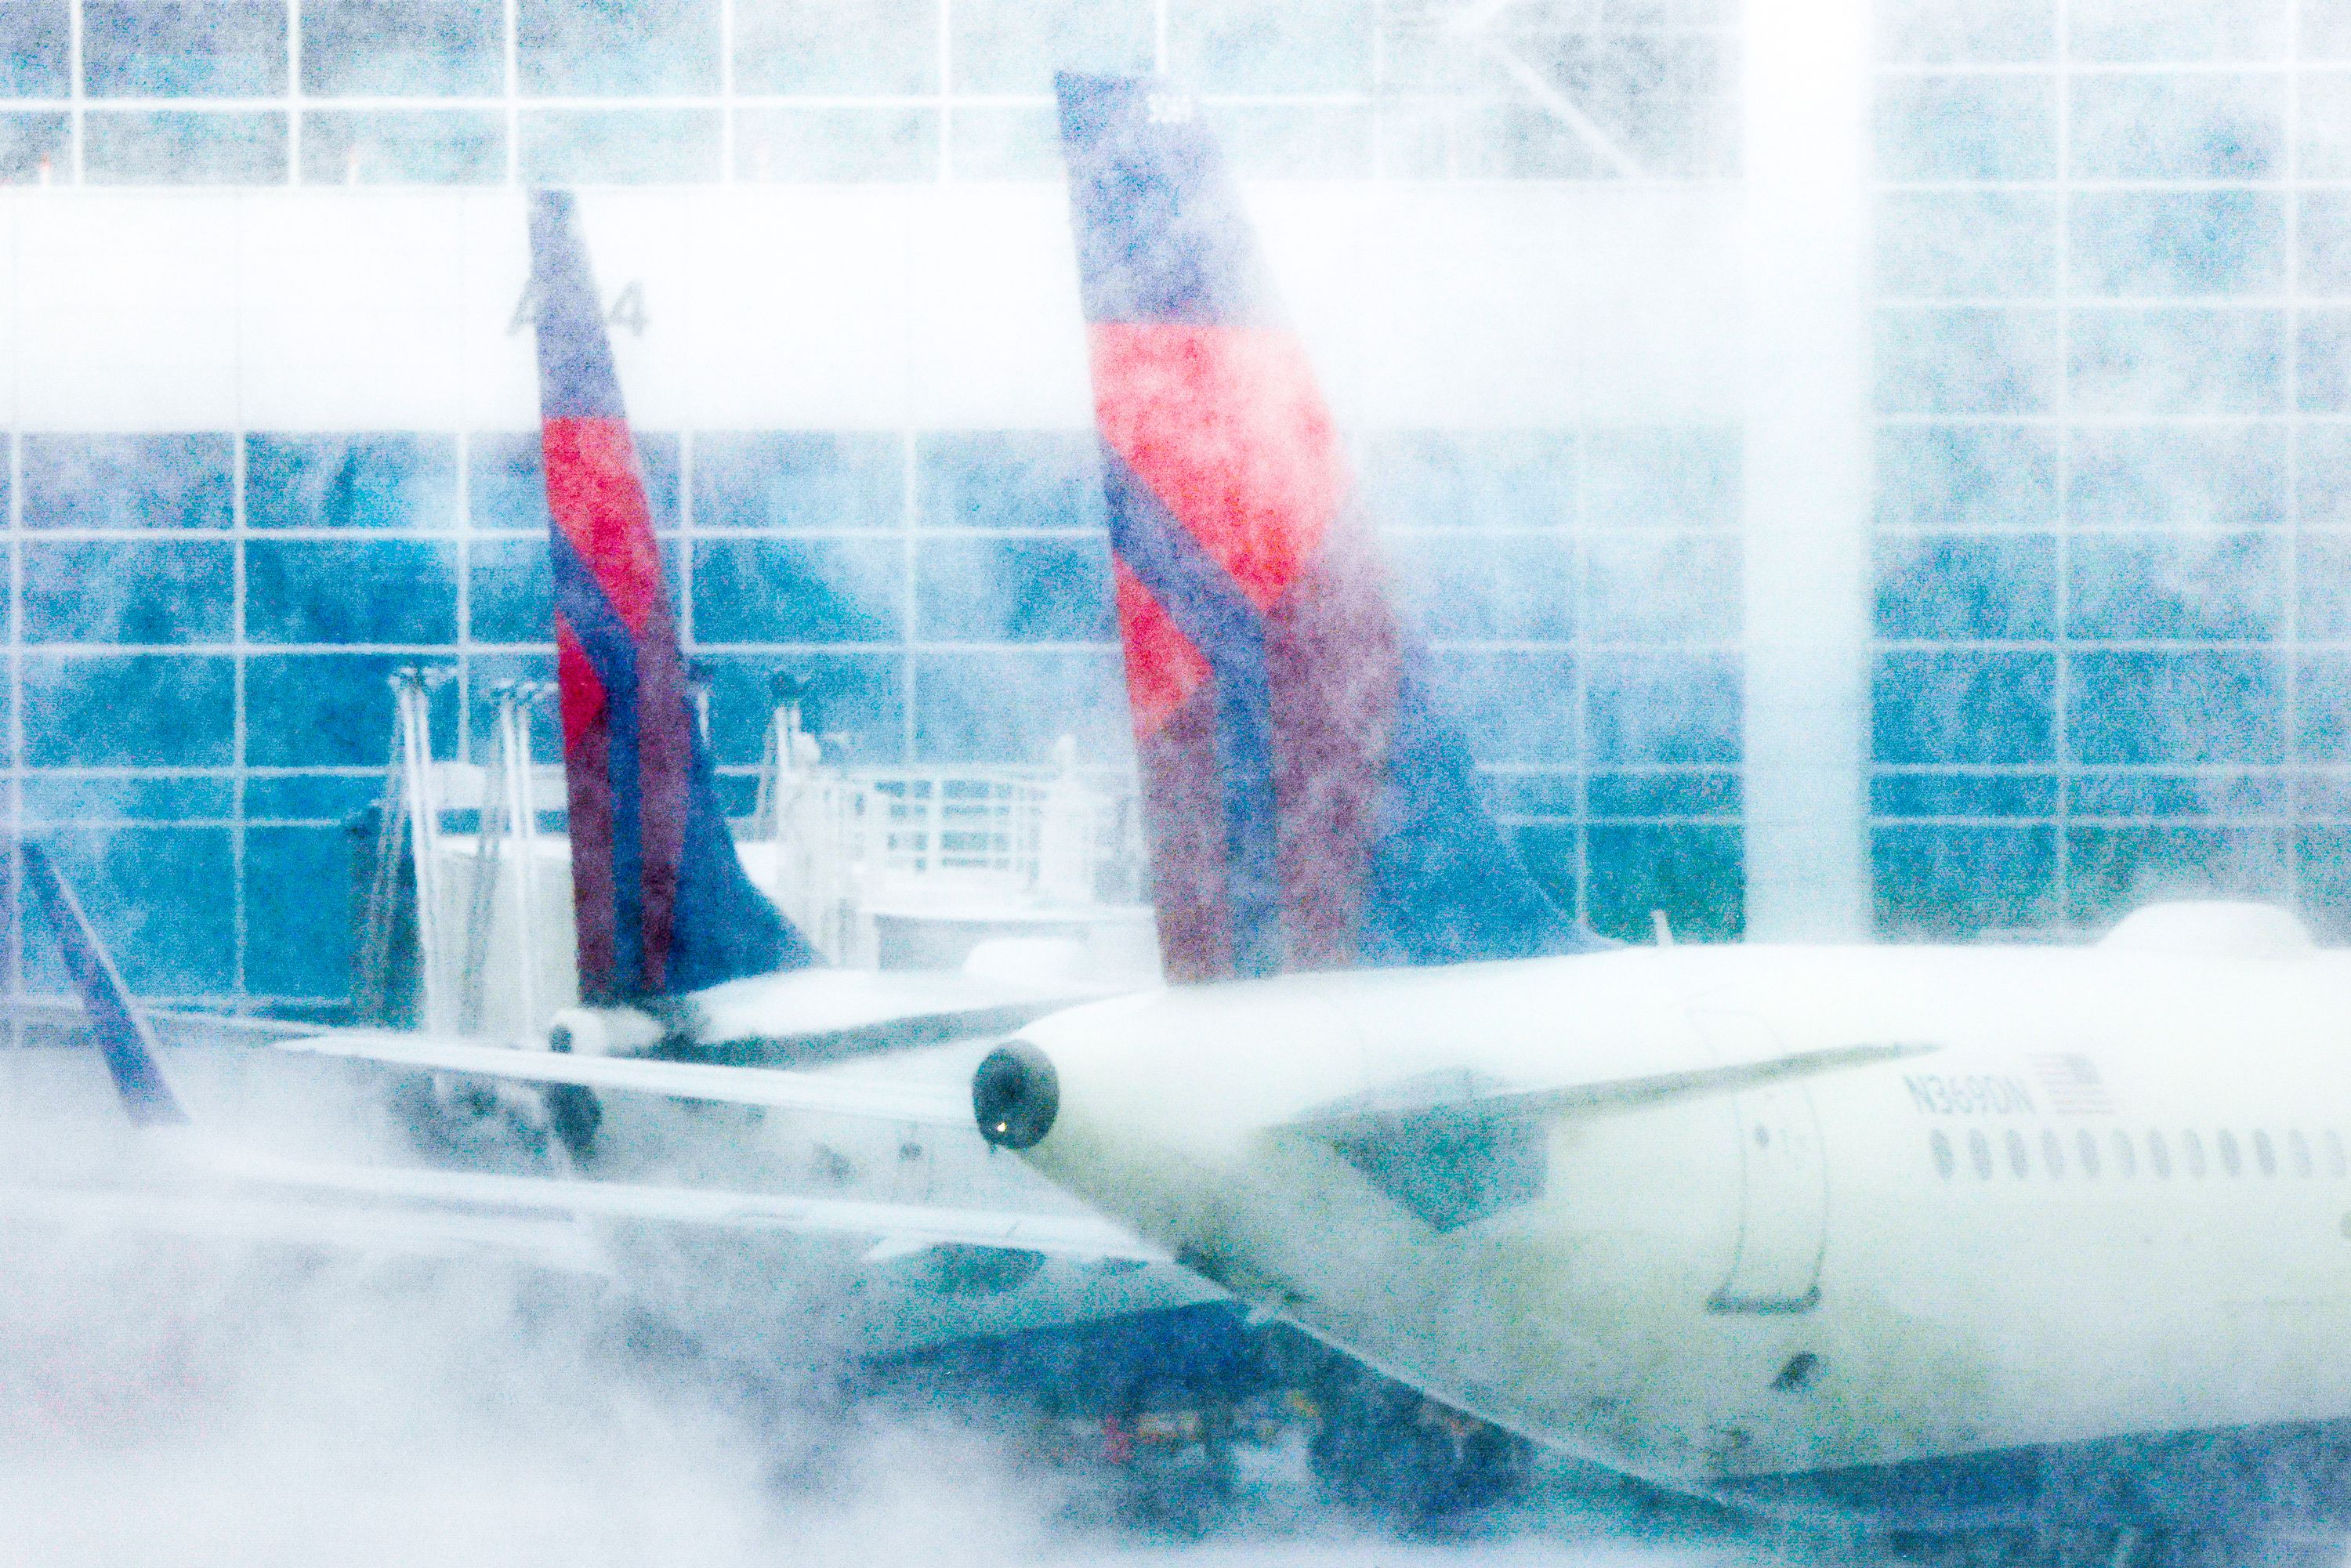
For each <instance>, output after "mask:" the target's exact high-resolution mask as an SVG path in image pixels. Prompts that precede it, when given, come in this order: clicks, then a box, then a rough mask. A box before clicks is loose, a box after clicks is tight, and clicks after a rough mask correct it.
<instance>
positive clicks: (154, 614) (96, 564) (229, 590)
mask: <svg viewBox="0 0 2351 1568" xmlns="http://www.w3.org/2000/svg"><path fill="white" fill-rule="evenodd" d="M235 597H236V549H235V546H233V545H231V544H229V543H228V542H227V541H225V540H215V539H172V540H169V541H165V540H161V539H143V538H117V539H73V540H58V539H37V540H33V541H30V542H28V543H27V544H26V546H25V641H26V642H27V643H225V642H226V641H228V640H229V638H230V637H231V636H232V635H233V634H234V632H235V618H234V614H233V610H234V605H235Z"/></svg>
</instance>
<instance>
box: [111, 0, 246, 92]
mask: <svg viewBox="0 0 2351 1568" xmlns="http://www.w3.org/2000/svg"><path fill="white" fill-rule="evenodd" d="M81 17H82V22H81V27H82V82H83V89H84V90H85V91H87V92H88V93H89V95H90V96H91V97H93V98H178V97H239V98H258V97H262V96H265V95H266V94H271V93H278V92H283V91H284V90H285V89H286V7H285V6H284V5H281V4H278V3H277V0H259V3H256V0H195V3H193V4H190V3H188V0H83V4H82V10H81Z"/></svg>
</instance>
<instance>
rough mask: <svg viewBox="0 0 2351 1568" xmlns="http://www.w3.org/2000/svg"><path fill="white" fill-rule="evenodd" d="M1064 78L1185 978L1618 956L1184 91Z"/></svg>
mask: <svg viewBox="0 0 2351 1568" xmlns="http://www.w3.org/2000/svg"><path fill="white" fill-rule="evenodd" d="M1057 87H1058V89H1059V92H1060V99H1061V141H1062V150H1063V152H1064V155H1065V156H1066V158H1067V160H1068V162H1069V172H1070V207H1071V225H1072V226H1073V228H1074V230H1075V235H1076V239H1077V247H1078V277H1079V287H1080V290H1081V295H1082V297H1083V299H1084V304H1085V312H1086V328H1087V338H1088V350H1089V353H1090V356H1091V358H1092V372H1093V391H1094V408H1095V413H1096V416H1097V419H1098V421H1099V423H1100V431H1101V436H1102V464H1103V485H1104V489H1105V492H1106V495H1107V499H1108V502H1109V515H1110V529H1111V548H1112V551H1113V557H1114V569H1115V581H1116V592H1117V597H1118V619H1119V629H1120V633H1121V636H1122V637H1123V640H1124V643H1125V646H1126V679H1127V695H1128V700H1129V705H1130V707H1131V709H1132V715H1133V718H1134V734H1135V744H1136V749H1137V752H1138V756H1139V760H1140V762H1141V765H1142V769H1143V779H1144V811H1145V816H1146V818H1147V821H1148V826H1149V831H1150V839H1151V850H1152V869H1153V879H1154V897H1155V902H1156V904H1157V906H1158V915H1159V939H1160V949H1161V956H1162V959H1163V962H1164V966H1165V969H1166V973H1167V977H1168V978H1169V979H1171V980H1202V979H1217V978H1224V977H1233V976H1245V975H1267V974H1276V973H1281V972H1286V971H1290V970H1298V969H1329V968H1343V967H1353V966H1358V965H1372V966H1387V965H1408V964H1444V963H1454V962H1461V961H1466V960H1470V959H1479V958H1516V957H1529V956H1536V955H1540V954H1547V953H1562V952H1577V951H1582V950H1583V949H1585V948H1587V947H1591V946H1598V945H1600V944H1599V943H1598V939H1597V938H1595V937H1593V936H1591V935H1590V934H1589V933H1588V932H1586V931H1585V930H1583V927H1581V926H1580V925H1577V924H1576V922H1575V921H1573V919H1572V918H1570V917H1569V916H1568V915H1565V914H1563V913H1562V911H1561V910H1560V909H1559V908H1558V907H1557V906H1556V905H1555V904H1552V901H1551V900H1550V898H1548V897H1547V896H1546V895H1545V894H1544V893H1543V892H1542V890H1541V888H1540V887H1539V886H1538V885H1537V884H1536V883H1535V882H1534V880H1533V879H1532V878H1531V876H1529V875H1528V873H1527V871H1526V868H1525V867H1524V866H1523V865H1522V864H1521V863H1520V861H1519V859H1518V856H1517V854H1516V853H1515V852H1513V851H1512V849H1511V848H1510V844H1509V843H1508V842H1507V841H1505V840H1504V838H1503V837H1502V834H1501V831H1500V830H1499V828H1498V827H1497V826H1496V825H1495V823H1494V821H1493V820H1492V819H1491V818H1490V817H1489V816H1488V814H1487V813H1486V811H1485V810H1484V808H1483V807H1482V805H1480V803H1479V800H1478V793H1477V782H1476V779H1475V777H1474V775H1473V773H1472V771H1471V769H1470V766H1469V761H1468V753H1467V751H1466V749H1465V748H1464V747H1463V746H1462V744H1461V741H1460V738H1459V737H1458V734H1456V733H1455V731H1454V730H1453V729H1452V728H1451V727H1450V726H1449V725H1447V723H1446V722H1445V720H1444V719H1443V718H1442V717H1441V716H1439V715H1438V713H1437V709H1436V706H1435V705H1434V703H1433V701H1432V698H1431V692H1430V682H1429V670H1428V661H1427V656H1426V653H1424V652H1423V651H1422V649H1421V648H1420V646H1419V644H1418V643H1417V642H1416V640H1415V639H1414V638H1413V637H1412V636H1411V635H1410V634H1409V633H1408V632H1407V631H1406V630H1405V627H1404V625H1403V623H1402V622H1401V621H1400V619H1399V617H1398V615H1397V613H1396V612H1395V608H1394V606H1393V602H1392V599H1391V596H1390V593H1389V589H1388V582H1387V578H1386V570H1385V568H1384V565H1383V564H1382V562H1381V559H1380V556H1379V551H1378V548H1377V546H1376V544H1375V542H1374V539H1373V537H1372V532H1371V529H1370V527H1369V525H1368V521H1367V519H1366V518H1365V517H1364V513H1363V510H1362V508H1361V507H1359V506H1358V505H1357V504H1356V500H1355V497H1354V495H1353V482H1352V480H1351V478H1350V476H1349V474H1348V470H1347V464H1346V461H1345V457H1344V455H1343V452H1342V450H1341V446H1340V442H1339V437H1338V434H1337V432H1336V431H1335V430H1334V429H1333V428H1332V422H1331V414H1330V411H1329V410H1328V409H1327V408H1326V407H1325V406H1324V404H1323V402H1322V392H1321V390H1320V389H1319V388H1318V387H1317V385H1316V384H1315V380H1314V375H1313V371H1312V370H1311V367H1310V366H1309V365H1308V363H1307V360H1306V355H1305V351H1304V350H1303V348H1302V347H1301V344H1300V342H1299V340H1298V337H1297V334H1296V333H1295V332H1293V331H1292V330H1291V329H1290V328H1289V327H1288V326H1287V324H1286V323H1285V322H1284V321H1283V319H1282V316H1281V312H1280V308H1279V305H1278V302H1277V300H1276V298H1275V297H1274V293H1273V290H1272V288H1271V287H1270V281H1269V279H1268V277H1267V275H1266V270H1265V267H1264V263H1263V261H1262V260H1261V258H1260V256H1259V252H1258V247H1257V241H1256V237H1255V235H1254V234H1253V233H1252V231H1251V230H1250V227H1249V223H1248V220H1247V219H1246V218H1245V217H1244V216H1243V214H1242V212H1241V208H1240V204H1239V200H1238V193H1237V192H1236V190H1235V188H1234V186H1233V183H1232V181H1231V180H1230V178H1229V177H1228V174H1227V172H1226V171H1225V168H1224V166H1223V162H1222V160H1221V158H1220V156H1219V154H1218V152H1217V147H1216V144H1215V142H1214V141H1213V140H1212V139H1211V138H1210V137H1209V136H1208V134H1207V131H1206V129H1205V128H1204V127H1203V126H1202V125H1201V124H1200V123H1199V121H1198V120H1197V118H1196V115H1195V113H1194V111H1193V109H1192V103H1191V100H1190V99H1188V98H1186V97H1185V96H1183V95H1181V94H1178V93H1175V92H1173V91H1170V90H1168V89H1165V88H1164V87H1163V86H1161V85H1159V84H1157V83H1155V82H1151V81H1147V80H1141V79H1136V78H1121V77H1090V76H1073V75H1063V76H1061V78H1058V80H1057Z"/></svg>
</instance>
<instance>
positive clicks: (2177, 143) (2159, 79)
mask: <svg viewBox="0 0 2351 1568" xmlns="http://www.w3.org/2000/svg"><path fill="white" fill-rule="evenodd" d="M2071 91H2072V96H2073V165H2072V168H2073V172H2074V174H2075V175H2077V176H2085V177H2088V178H2093V179H2099V178H2104V179H2120V180H2259V179H2262V178H2265V177H2267V176H2268V175H2269V174H2271V173H2272V172H2274V171H2275V169H2276V167H2277V163H2278V152H2279V148H2280V146H2281V145H2282V144H2283V139H2284V131H2283V127H2284V123H2285V84H2284V80H2283V78H2282V77H2279V76H2276V75H2273V74H2268V73H2263V74H2261V75H2252V74H2246V75H2236V74H2222V75H2212V74H2201V73H2199V74H2197V75H2178V76H2160V75H2155V74H2147V75H2138V74H2136V73H2134V74H2129V75H2116V76H2106V75H2091V76H2077V77H2074V78H2073V85H2072V89H2071Z"/></svg>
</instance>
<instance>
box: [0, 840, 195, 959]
mask: <svg viewBox="0 0 2351 1568" xmlns="http://www.w3.org/2000/svg"><path fill="white" fill-rule="evenodd" d="M48 842H49V848H50V852H51V853H52V854H54V855H55V856H56V858H57V870H58V871H59V872H60V873H63V875H64V876H65V877H66V878H67V879H68V881H69V882H71V883H72V884H73V889H74V893H75V894H76V895H77V896H78V898H79V899H80V900H81V903H82V905H83V907H84V908H85V909H87V910H88V911H89V918H90V922H91V924H92V925H96V926H97V927H98V933H99V939H100V940H101V941H103V942H105V943H106V944H107V946H108V948H109V949H110V951H111V952H112V953H113V955H114V956H115V960H116V962H118V963H119V964H120V966H121V967H122V978H123V981H124V982H125V983H126V984H127V985H129V986H130V988H131V990H132V992H133V993H134V994H138V995H143V996H154V995H169V994H172V993H180V994H201V995H212V996H218V995H222V994H225V993H226V992H227V991H228V990H229V989H230V988H232V987H233V986H234V985H235V975H236V921H235V888H236V871H235V858H234V854H233V852H232V849H231V844H230V838H229V832H228V830H226V829H225V828H131V827H114V828H100V829H86V830H83V831H71V830H68V831H62V832H56V833H52V834H50V835H49V840H48ZM33 924H34V925H35V927H36V928H37V935H34V936H33V939H32V940H31V941H29V942H28V943H27V944H26V958H27V959H28V960H31V961H32V963H33V964H34V965H37V967H38V969H40V970H44V971H46V970H47V967H48V966H49V965H50V964H52V963H54V962H55V958H54V955H55V953H56V946H55V944H54V941H53V939H52V938H51V937H50V936H49V935H48V933H47V929H46V928H45V927H42V926H41V925H40V923H39V922H34V923H33ZM49 977H50V979H51V981H52V983H57V984H60V985H61V984H62V982H63V979H64V977H63V975H62V974H61V973H55V972H50V976H49ZM28 978H29V977H28Z"/></svg>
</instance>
